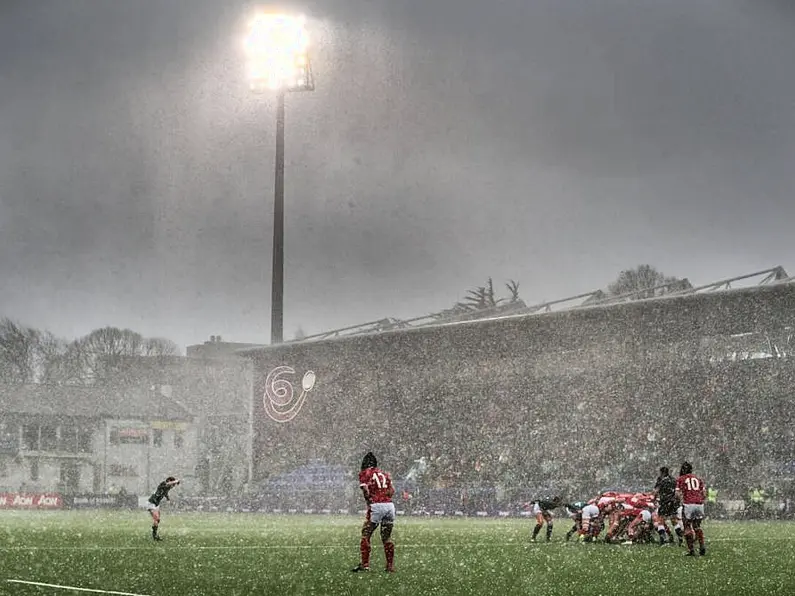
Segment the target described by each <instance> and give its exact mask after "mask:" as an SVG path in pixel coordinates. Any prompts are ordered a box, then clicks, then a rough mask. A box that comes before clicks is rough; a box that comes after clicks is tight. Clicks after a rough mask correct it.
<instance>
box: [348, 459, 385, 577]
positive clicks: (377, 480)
mask: <svg viewBox="0 0 795 596" xmlns="http://www.w3.org/2000/svg"><path fill="white" fill-rule="evenodd" d="M359 488H361V490H362V496H363V497H364V502H365V503H367V517H366V518H365V520H364V525H363V526H362V539H361V541H360V543H359V552H360V553H361V560H360V562H359V564H358V565H357V566H356V567H354V568H353V569H351V571H353V572H361V571H370V538H371V537H372V535H373V532H375V529H376V528H377V527H378V526H379V525H380V526H381V542H382V543H383V545H384V555H385V556H386V570H385V571H387V572H388V573H394V571H395V544H394V543H393V542H392V527H393V525H394V523H395V505H394V503H392V496H393V495H394V494H395V487H394V486H393V485H392V478H391V477H390V476H389V474H388V473H387V472H384V471H383V470H381V469H379V468H378V461H377V460H376V458H375V455H373V453H372V452H368V453H367V454H366V455H365V456H364V459H362V468H361V471H360V472H359Z"/></svg>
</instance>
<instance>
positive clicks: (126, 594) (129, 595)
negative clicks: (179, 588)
mask: <svg viewBox="0 0 795 596" xmlns="http://www.w3.org/2000/svg"><path fill="white" fill-rule="evenodd" d="M6 582H8V583H9V584H25V585H28V586H40V587H43V588H57V589H59V590H71V591H72V592H93V593H94V594H116V595H117V596H149V595H148V594H138V593H137V592H115V591H113V590H94V589H92V588H78V587H76V586H61V585H59V584H45V583H44V582H29V581H25V580H23V579H7V580H6Z"/></svg>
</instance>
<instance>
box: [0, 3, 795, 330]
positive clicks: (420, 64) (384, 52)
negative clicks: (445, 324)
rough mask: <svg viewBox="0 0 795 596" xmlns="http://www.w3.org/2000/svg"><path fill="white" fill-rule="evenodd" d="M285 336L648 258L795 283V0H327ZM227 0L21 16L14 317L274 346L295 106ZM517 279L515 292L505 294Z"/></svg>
mask: <svg viewBox="0 0 795 596" xmlns="http://www.w3.org/2000/svg"><path fill="white" fill-rule="evenodd" d="M303 8H304V9H305V11H306V12H307V13H308V14H309V15H310V17H311V18H310V21H309V26H310V32H311V34H312V37H313V40H314V44H313V50H312V51H313V61H314V70H315V75H316V80H317V90H316V91H315V92H314V93H311V94H295V95H291V96H289V97H288V100H287V171H286V224H285V227H286V247H285V252H286V265H285V276H286V289H285V336H286V337H291V336H292V335H293V334H294V333H295V331H296V329H297V328H298V327H299V326H300V327H302V328H303V329H304V330H305V331H307V332H310V333H311V332H318V331H322V330H326V329H331V328H336V327H342V326H345V325H352V324H356V323H360V322H366V321H370V320H373V319H378V318H382V317H385V316H395V317H411V316H417V315H422V314H426V313H429V312H432V311H438V310H441V309H443V308H446V307H448V306H451V305H452V304H453V303H454V302H455V301H456V300H458V299H460V298H461V297H462V296H463V295H464V293H465V291H466V290H467V289H468V288H472V287H474V286H477V285H482V284H483V283H484V282H485V280H486V278H487V277H489V276H492V277H493V278H494V280H495V283H497V284H499V286H500V287H502V284H503V283H504V282H505V281H507V280H508V279H515V280H517V281H519V283H520V294H521V296H522V298H523V299H524V300H525V301H526V302H537V301H541V300H545V299H554V298H560V297H564V296H567V295H572V294H576V293H580V292H583V291H588V290H592V289H595V288H598V287H603V286H605V285H607V283H609V282H610V281H611V280H612V279H614V278H615V276H616V274H617V273H618V271H619V270H621V269H623V268H628V267H632V266H634V265H637V264H639V263H650V264H652V265H655V266H657V267H658V268H659V269H661V270H662V271H663V272H665V273H667V274H669V275H677V276H683V277H685V276H686V277H689V278H690V279H691V281H693V282H707V281H712V280H715V279H719V278H721V277H725V276H731V275H736V274H742V273H746V272H751V271H754V270H757V269H764V268H766V267H768V266H773V265H777V264H781V265H784V266H785V268H788V269H789V270H790V273H792V272H793V271H795V250H793V237H794V236H795V230H794V229H793V223H795V76H794V75H795V67H794V66H793V65H795V8H794V7H793V4H792V3H791V2H789V1H788V0H747V1H746V0H588V1H587V2H586V1H584V0H492V1H491V2H483V1H482V0H477V1H476V0H325V1H320V0H317V1H314V2H308V3H306V4H304V6H303ZM246 10H247V6H246V5H245V4H244V3H242V2H237V3H236V2H233V1H230V0H135V1H134V2H132V1H131V2H108V1H106V0H57V1H56V0H52V1H47V0H3V1H2V2H0V288H1V289H2V291H1V292H0V316H9V317H12V318H14V319H17V320H19V321H21V322H23V323H26V324H29V325H32V326H35V327H39V328H46V329H49V330H51V331H53V332H54V333H56V334H58V335H61V336H64V337H67V338H74V337H77V336H79V335H83V334H85V333H88V332H89V331H91V330H92V329H94V328H96V327H100V326H104V325H114V326H119V327H130V328H132V329H135V330H137V331H139V332H141V333H143V334H144V335H158V336H165V337H168V338H171V339H173V340H174V341H176V342H177V343H179V344H180V345H182V346H185V345H189V344H193V343H200V342H202V341H204V340H206V339H207V338H208V336H209V335H211V334H221V335H222V336H223V337H224V339H225V340H229V341H242V342H265V341H267V340H268V338H269V336H270V335H269V334H270V332H269V322H270V264H271V241H272V240H271V234H272V209H273V203H272V201H273V157H274V150H273V145H274V128H275V126H274V105H273V101H272V98H270V97H268V96H267V95H254V94H251V93H250V92H249V91H248V89H247V87H246V83H245V79H244V76H243V75H244V71H243V63H242V55H241V51H240V48H241V44H240V39H241V35H242V25H243V23H244V20H245V19H244V17H245V14H246ZM502 293H507V292H502Z"/></svg>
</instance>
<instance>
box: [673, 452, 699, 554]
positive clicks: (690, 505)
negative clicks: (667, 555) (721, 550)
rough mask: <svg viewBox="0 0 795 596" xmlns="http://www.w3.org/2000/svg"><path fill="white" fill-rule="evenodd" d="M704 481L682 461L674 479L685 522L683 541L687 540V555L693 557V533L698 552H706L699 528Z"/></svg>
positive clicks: (688, 464)
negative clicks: (696, 541) (696, 540)
mask: <svg viewBox="0 0 795 596" xmlns="http://www.w3.org/2000/svg"><path fill="white" fill-rule="evenodd" d="M706 493H707V490H706V487H705V486H704V481H703V480H702V479H701V478H699V477H698V476H696V475H695V474H693V466H692V465H691V464H690V463H689V462H684V463H683V464H682V467H681V469H680V470H679V478H677V479H676V495H677V496H678V497H679V499H680V500H681V501H682V518H683V519H684V524H685V541H687V553H686V554H687V556H689V557H694V556H695V554H696V553H695V552H694V546H695V544H694V542H695V540H694V539H693V535H694V534H695V538H696V539H698V554H700V555H702V556H703V555H705V554H707V549H706V548H704V530H702V529H701V520H703V519H704V499H705V497H706Z"/></svg>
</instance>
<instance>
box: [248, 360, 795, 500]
mask: <svg viewBox="0 0 795 596" xmlns="http://www.w3.org/2000/svg"><path fill="white" fill-rule="evenodd" d="M601 364H602V365H601V366H599V367H597V368H589V367H583V366H571V367H567V366H563V365H561V366H557V367H547V368H546V370H547V373H548V374H543V371H539V370H538V367H536V369H535V370H534V372H533V374H527V373H526V371H527V366H526V365H525V364H523V362H522V361H520V360H519V359H512V358H504V357H502V358H494V359H490V360H481V361H472V362H465V361H456V362H452V361H450V362H441V363H440V362H433V363H427V362H426V363H423V362H421V361H419V360H416V361H411V360H410V361H409V362H407V363H404V367H403V369H402V370H397V369H395V368H394V367H392V368H389V369H388V370H386V371H385V370H383V369H381V370H379V369H378V368H376V367H374V368H373V371H372V372H364V373H359V377H358V378H355V379H354V378H353V377H352V376H348V377H347V379H346V383H340V384H339V385H340V387H342V388H343V390H340V391H341V392H340V394H339V395H336V396H333V397H334V399H332V400H330V404H332V405H333V406H334V407H332V405H327V406H326V407H325V408H324V409H322V410H321V412H322V415H321V416H320V417H319V418H317V419H314V420H313V419H312V418H311V416H307V417H306V418H305V419H303V420H298V421H297V422H296V424H294V425H293V426H291V427H290V428H289V432H287V431H286V430H285V435H284V436H282V437H279V436H276V437H275V440H276V441H281V442H282V445H283V449H282V451H280V452H279V454H278V458H275V459H271V460H270V461H261V462H259V464H260V465H261V466H263V468H265V469H268V467H269V466H271V469H273V470H274V472H282V473H283V472H284V471H287V470H289V469H292V468H294V467H297V466H298V465H300V464H301V462H302V457H303V458H304V459H303V461H306V458H307V457H308V456H309V455H311V456H312V457H316V458H318V459H322V460H323V461H325V462H327V463H330V464H336V465H340V466H343V467H345V468H346V469H350V470H351V471H355V470H356V464H357V461H356V460H357V459H358V458H359V456H360V454H361V453H362V452H364V451H366V450H369V449H374V450H375V451H376V452H377V453H379V455H380V459H381V461H382V462H383V463H384V465H385V467H387V468H388V469H389V470H390V471H392V473H393V476H394V477H395V479H396V484H397V485H398V489H399V494H398V499H399V501H398V502H399V503H400V499H402V500H403V501H405V504H406V506H410V507H412V508H415V509H416V508H429V509H434V508H442V509H446V510H457V509H461V510H464V509H476V508H478V507H485V506H486V505H488V508H490V509H495V508H516V507H521V504H522V503H523V502H525V501H527V500H529V499H532V498H535V497H539V496H543V495H550V494H561V495H563V496H564V498H566V499H570V500H577V499H582V498H587V497H589V496H592V495H593V494H596V493H597V492H598V491H600V490H603V489H605V488H612V487H615V488H621V489H630V490H631V489H636V488H637V489H648V488H650V487H651V486H652V485H653V483H654V478H655V476H656V470H657V469H658V468H659V466H661V465H668V466H671V467H673V468H675V467H676V466H677V465H678V464H679V462H681V461H682V460H684V459H688V460H690V461H693V462H694V464H695V465H696V467H697V468H698V470H699V473H700V474H701V475H702V476H704V477H705V478H706V480H707V482H708V483H710V484H711V485H712V486H715V487H717V488H718V489H719V490H720V492H721V496H722V497H723V498H727V499H728V498H732V499H746V498H747V493H748V490H749V488H750V487H754V486H757V485H760V484H763V485H765V486H767V487H769V491H770V492H771V493H772V492H777V493H778V494H782V495H783V494H785V492H786V490H787V488H786V487H787V486H790V485H791V480H792V478H793V476H795V467H794V466H793V462H795V441H794V440H793V439H795V410H794V409H793V408H792V407H791V404H792V401H791V400H792V394H791V388H792V387H793V386H795V383H793V381H795V363H794V361H793V359H792V358H759V359H747V360H740V361H730V360H722V361H710V360H705V359H702V360H693V361H683V360H682V359H671V358H656V359H654V358H644V359H634V360H630V361H626V360H625V361H616V362H614V363H613V365H604V363H601ZM359 370H361V368H360V369H359ZM331 385H332V389H333V384H331ZM363 387H364V389H363ZM344 389H347V390H349V392H348V393H345V391H344ZM357 395H359V396H361V399H355V396H357ZM307 410H310V408H309V407H308V406H307ZM373 425H375V426H376V427H377V428H378V432H377V433H373V432H372V427H373ZM284 426H285V427H288V426H289V425H284ZM285 453H287V454H289V456H287V457H285ZM273 464H275V465H273ZM352 482H353V484H354V485H355V480H352ZM264 485H267V477H266V479H265V482H264ZM287 488H288V487H285V486H282V490H283V491H286V490H287ZM284 494H286V493H284ZM346 498H351V497H350V495H348V496H347V497H346ZM352 498H354V499H355V498H356V495H355V494H354V495H353V497H352Z"/></svg>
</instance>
